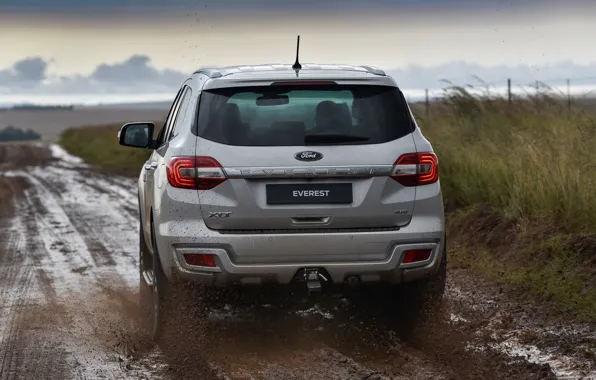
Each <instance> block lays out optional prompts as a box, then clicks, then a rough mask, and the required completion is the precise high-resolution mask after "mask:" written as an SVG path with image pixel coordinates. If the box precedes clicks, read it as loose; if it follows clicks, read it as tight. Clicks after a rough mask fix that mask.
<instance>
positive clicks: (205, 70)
mask: <svg viewBox="0 0 596 380" xmlns="http://www.w3.org/2000/svg"><path fill="white" fill-rule="evenodd" d="M193 74H205V75H207V76H208V77H209V78H220V77H221V76H222V75H221V72H220V71H219V70H217V69H209V68H202V69H198V70H197V71H195V72H194V73H193Z"/></svg>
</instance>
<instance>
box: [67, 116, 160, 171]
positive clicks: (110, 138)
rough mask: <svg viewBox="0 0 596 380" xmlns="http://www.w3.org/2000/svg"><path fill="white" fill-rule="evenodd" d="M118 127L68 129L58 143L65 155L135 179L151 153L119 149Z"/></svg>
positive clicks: (120, 147) (148, 151)
mask: <svg viewBox="0 0 596 380" xmlns="http://www.w3.org/2000/svg"><path fill="white" fill-rule="evenodd" d="M156 125H158V124H156ZM121 127H122V125H120V124H118V125H116V124H114V125H105V126H93V127H77V128H70V129H67V130H66V131H64V132H63V133H62V135H61V136H60V141H59V143H60V145H61V146H62V147H63V148H64V149H65V150H66V151H67V152H69V153H70V154H72V155H75V156H78V157H81V158H82V159H84V160H85V162H87V163H89V164H91V165H95V166H98V167H100V168H102V169H103V170H109V171H111V172H116V173H119V174H122V175H127V176H137V175H139V171H140V170H141V166H142V165H143V164H144V163H145V161H147V159H148V158H149V156H150V154H151V151H150V150H148V149H135V148H128V147H123V146H120V145H119V144H118V137H117V136H118V131H119V130H120V128H121Z"/></svg>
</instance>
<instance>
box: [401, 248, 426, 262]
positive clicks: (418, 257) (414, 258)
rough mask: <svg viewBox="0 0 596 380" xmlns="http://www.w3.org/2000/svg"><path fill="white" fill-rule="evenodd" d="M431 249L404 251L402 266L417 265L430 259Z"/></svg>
mask: <svg viewBox="0 0 596 380" xmlns="http://www.w3.org/2000/svg"><path fill="white" fill-rule="evenodd" d="M431 253H432V249H412V250H409V251H406V254H405V255H404V260H403V261H402V264H410V263H417V262H420V261H426V260H428V258H429V257H430V254H431Z"/></svg>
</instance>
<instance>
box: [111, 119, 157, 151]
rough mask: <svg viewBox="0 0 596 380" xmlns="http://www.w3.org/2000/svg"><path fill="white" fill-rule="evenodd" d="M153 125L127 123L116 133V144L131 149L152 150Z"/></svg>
mask: <svg viewBox="0 0 596 380" xmlns="http://www.w3.org/2000/svg"><path fill="white" fill-rule="evenodd" d="M154 129H155V124H153V123H144V122H143V123H127V124H124V125H123V126H122V128H121V129H120V132H118V142H119V143H120V145H122V146H131V147H133V148H153V130H154Z"/></svg>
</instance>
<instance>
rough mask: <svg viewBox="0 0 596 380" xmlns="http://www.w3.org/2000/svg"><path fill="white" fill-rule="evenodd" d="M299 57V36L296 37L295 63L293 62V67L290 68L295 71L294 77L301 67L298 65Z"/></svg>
mask: <svg viewBox="0 0 596 380" xmlns="http://www.w3.org/2000/svg"><path fill="white" fill-rule="evenodd" d="M299 55H300V36H298V42H297V43H296V62H294V65H293V66H292V68H293V69H294V70H295V71H296V76H298V71H299V70H300V69H301V68H302V65H301V64H300V62H299V60H298V57H299Z"/></svg>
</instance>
